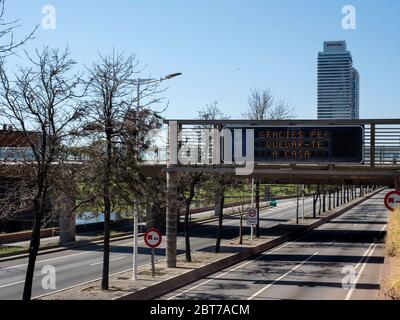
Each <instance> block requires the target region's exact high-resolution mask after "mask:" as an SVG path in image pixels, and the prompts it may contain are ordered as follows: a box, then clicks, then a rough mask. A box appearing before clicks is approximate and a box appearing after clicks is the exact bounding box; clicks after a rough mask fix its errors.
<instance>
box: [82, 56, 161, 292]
mask: <svg viewBox="0 0 400 320" xmlns="http://www.w3.org/2000/svg"><path fill="white" fill-rule="evenodd" d="M140 71H141V70H138V60H137V58H136V56H134V55H130V56H128V57H125V56H124V55H123V54H120V53H116V52H113V53H112V54H110V55H106V56H100V58H99V62H96V63H94V64H93V65H92V66H91V67H90V68H89V69H88V72H89V76H90V79H89V82H88V84H89V89H88V97H87V101H86V104H85V106H86V115H85V117H86V124H85V126H84V130H83V134H84V135H85V137H86V140H87V141H90V143H88V147H87V152H88V154H89V161H88V162H87V173H88V176H87V181H88V186H89V188H88V189H89V190H90V192H91V193H92V194H93V198H94V199H96V203H97V206H98V207H99V208H102V212H103V213H104V255H103V274H102V282H101V287H102V289H103V290H108V287H109V281H108V276H109V259H110V215H111V212H112V211H113V209H114V208H115V207H116V204H117V203H118V202H119V201H121V199H123V201H125V204H126V205H131V206H134V205H135V204H137V200H138V199H137V198H139V195H140V194H139V192H138V190H139V188H140V185H139V184H138V185H135V183H137V182H138V181H140V179H138V177H140V175H139V174H138V170H135V168H136V169H137V164H138V162H139V161H140V151H141V150H142V147H144V146H145V145H146V139H145V136H146V134H147V133H148V131H149V130H151V129H152V128H154V127H155V126H157V123H158V122H159V120H160V116H159V113H158V112H154V111H152V110H151V109H150V108H149V106H150V105H152V104H154V103H157V102H160V100H161V99H159V98H154V96H155V95H157V93H160V91H159V90H158V89H157V88H158V87H157V86H156V85H146V86H143V90H142V91H141V92H140V93H139V96H137V95H136V84H135V83H134V82H133V81H132V78H135V77H137V74H138V73H139V72H140ZM139 97H140V101H142V102H143V103H142V104H141V105H139V106H138V105H137V101H138V99H139ZM128 169H129V170H128ZM121 178H123V179H124V180H121ZM127 186H128V187H129V188H130V189H129V188H128V189H126V188H125V187H127ZM127 190H130V191H134V192H133V193H132V194H131V195H129V194H128V192H127Z"/></svg>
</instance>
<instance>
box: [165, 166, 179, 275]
mask: <svg viewBox="0 0 400 320" xmlns="http://www.w3.org/2000/svg"><path fill="white" fill-rule="evenodd" d="M177 217H178V206H177V194H176V181H175V173H172V172H167V206H166V220H167V221H166V238H167V250H166V256H167V266H168V268H175V267H176V238H177Z"/></svg>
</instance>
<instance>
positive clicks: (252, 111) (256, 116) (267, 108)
mask: <svg viewBox="0 0 400 320" xmlns="http://www.w3.org/2000/svg"><path fill="white" fill-rule="evenodd" d="M243 117H244V118H246V119H250V120H282V119H289V118H293V117H294V113H293V108H290V107H289V105H288V104H287V103H286V101H285V100H283V99H280V100H278V101H277V102H276V101H275V98H274V97H273V95H272V94H271V90H270V89H269V88H267V89H250V95H249V98H248V106H247V110H246V111H245V112H244V113H243ZM260 182H261V181H260V179H255V200H256V201H255V203H256V210H257V224H256V237H260Z"/></svg>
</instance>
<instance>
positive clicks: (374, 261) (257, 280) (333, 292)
mask: <svg viewBox="0 0 400 320" xmlns="http://www.w3.org/2000/svg"><path fill="white" fill-rule="evenodd" d="M386 192H387V191H383V192H381V193H379V194H377V195H375V196H374V197H373V198H371V199H369V200H367V201H365V202H363V203H362V204H361V205H359V206H357V207H355V208H353V209H351V210H349V211H348V212H346V213H345V214H343V215H341V216H340V217H338V218H336V219H334V220H332V221H331V222H329V223H326V224H324V225H322V226H321V227H319V228H317V229H315V230H313V231H311V232H309V233H307V234H306V235H305V236H302V237H301V238H298V239H297V240H295V241H292V242H289V243H285V244H283V245H281V246H279V247H277V248H275V249H271V250H269V251H266V252H264V253H262V254H260V255H258V256H257V257H255V258H252V259H249V260H246V261H243V262H241V263H239V264H237V265H234V266H232V267H230V268H228V269H225V270H223V271H221V272H218V273H215V274H213V275H211V276H209V277H207V278H204V279H202V280H200V281H197V282H195V283H192V284H190V285H188V286H185V287H183V288H181V289H179V290H177V291H174V292H171V293H169V294H168V295H165V296H163V297H161V299H168V300H174V299H219V300H221V299H233V300H242V301H244V300H253V299H262V300H275V299H307V300H309V299H311V300H313V299H315V300H321V299H334V300H349V299H376V298H377V295H378V290H379V284H380V278H381V273H382V267H383V260H384V244H383V243H382V242H383V237H384V235H385V228H386V223H387V218H388V212H387V210H386V209H385V207H384V205H383V198H384V195H385V193H386Z"/></svg>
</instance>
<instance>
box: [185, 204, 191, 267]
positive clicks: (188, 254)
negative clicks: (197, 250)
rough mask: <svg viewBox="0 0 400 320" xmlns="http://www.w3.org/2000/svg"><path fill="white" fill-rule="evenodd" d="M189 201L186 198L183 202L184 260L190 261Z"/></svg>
mask: <svg viewBox="0 0 400 320" xmlns="http://www.w3.org/2000/svg"><path fill="white" fill-rule="evenodd" d="M190 202H191V200H190V201H189V200H186V202H185V204H186V206H185V253H186V262H192V255H191V253H190V235H189V213H190Z"/></svg>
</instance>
